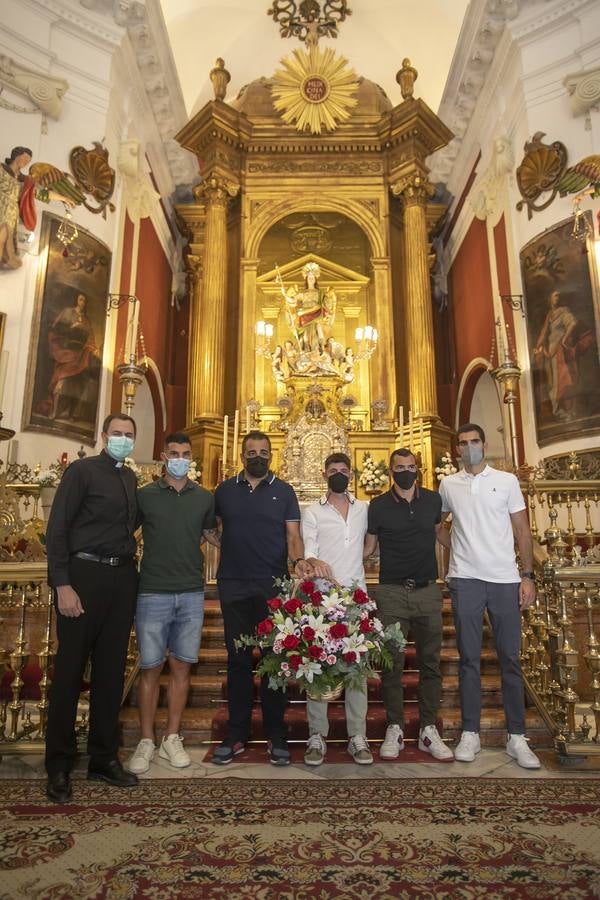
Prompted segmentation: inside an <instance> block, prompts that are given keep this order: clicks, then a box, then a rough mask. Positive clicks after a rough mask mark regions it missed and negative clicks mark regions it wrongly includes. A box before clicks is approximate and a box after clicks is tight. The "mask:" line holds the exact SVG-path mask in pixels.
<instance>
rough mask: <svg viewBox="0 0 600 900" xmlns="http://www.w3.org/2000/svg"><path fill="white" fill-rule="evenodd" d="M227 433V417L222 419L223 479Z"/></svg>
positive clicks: (225, 463)
mask: <svg viewBox="0 0 600 900" xmlns="http://www.w3.org/2000/svg"><path fill="white" fill-rule="evenodd" d="M228 431H229V416H225V417H224V418H223V477H224V476H225V466H226V465H227V436H228Z"/></svg>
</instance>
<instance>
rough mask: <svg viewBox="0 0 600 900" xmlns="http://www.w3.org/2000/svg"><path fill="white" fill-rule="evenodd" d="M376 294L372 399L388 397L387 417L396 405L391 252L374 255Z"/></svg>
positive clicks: (372, 263)
mask: <svg viewBox="0 0 600 900" xmlns="http://www.w3.org/2000/svg"><path fill="white" fill-rule="evenodd" d="M371 265H372V266H373V282H374V294H375V298H374V299H375V302H374V306H375V310H374V313H375V315H374V316H373V324H374V325H375V327H376V328H377V330H378V332H379V341H378V344H377V350H376V352H375V353H374V355H373V358H372V359H371V362H370V368H371V398H370V399H371V401H373V400H380V399H384V400H387V404H388V412H387V417H388V418H391V415H392V411H393V410H395V409H396V378H395V374H394V373H395V372H396V354H395V352H394V318H393V310H392V276H391V263H390V258H389V257H388V256H384V257H380V258H372V259H371Z"/></svg>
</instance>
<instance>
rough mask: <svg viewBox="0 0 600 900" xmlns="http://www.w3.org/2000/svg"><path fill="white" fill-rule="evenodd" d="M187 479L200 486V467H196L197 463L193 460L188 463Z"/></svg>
mask: <svg viewBox="0 0 600 900" xmlns="http://www.w3.org/2000/svg"><path fill="white" fill-rule="evenodd" d="M188 478H189V479H190V481H195V482H197V483H198V484H202V467H201V466H199V465H198V462H197V461H196V460H195V459H193V460H192V462H191V463H190V470H189V472H188Z"/></svg>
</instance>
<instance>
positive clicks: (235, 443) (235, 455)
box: [231, 409, 240, 466]
mask: <svg viewBox="0 0 600 900" xmlns="http://www.w3.org/2000/svg"><path fill="white" fill-rule="evenodd" d="M239 437H240V411H239V409H236V411H235V418H234V420H233V447H232V448H231V461H232V463H233V465H234V466H235V465H237V458H238V440H239Z"/></svg>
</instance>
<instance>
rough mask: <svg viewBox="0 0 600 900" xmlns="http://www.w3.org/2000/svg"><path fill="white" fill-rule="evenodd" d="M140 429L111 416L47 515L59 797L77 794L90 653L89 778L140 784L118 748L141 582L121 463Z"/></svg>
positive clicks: (54, 789) (54, 782) (53, 746)
mask: <svg viewBox="0 0 600 900" xmlns="http://www.w3.org/2000/svg"><path fill="white" fill-rule="evenodd" d="M135 433H136V427H135V422H134V421H133V419H132V418H130V417H129V416H125V415H120V414H115V415H110V416H108V418H107V419H106V420H105V422H104V425H103V427H102V440H103V441H104V449H103V450H102V452H101V453H100V454H99V455H98V456H92V457H89V458H87V459H82V460H78V461H77V462H74V463H72V464H71V465H70V466H69V467H68V468H67V469H66V471H65V473H64V475H63V477H62V480H61V483H60V485H59V487H58V490H57V492H56V497H55V499H54V503H53V505H52V511H51V514H50V519H49V521H48V528H47V532H46V549H47V554H48V584H49V585H50V587H52V588H53V589H54V595H55V606H56V611H57V613H56V631H57V636H58V650H57V654H56V660H55V664H54V677H53V679H52V686H51V688H50V706H49V710H48V727H47V731H46V771H47V773H48V784H47V789H46V791H47V795H48V797H49V798H50V799H51V800H54V801H56V802H57V803H66V802H68V801H69V800H70V799H71V796H72V791H71V781H70V772H71V769H72V767H73V763H74V761H75V756H76V753H77V744H76V738H75V720H76V717H77V704H78V701H79V693H80V690H81V679H82V676H83V672H84V669H85V666H86V663H87V660H88V658H90V657H91V663H92V667H91V673H92V674H91V685H90V720H89V736H88V753H89V756H90V760H89V767H88V778H89V779H91V780H94V781H105V782H108V784H112V785H115V786H117V787H132V786H134V785H135V784H137V777H136V776H135V775H133V774H131V773H130V772H126V771H125V770H124V769H123V767H122V765H121V763H120V761H119V759H118V756H117V752H118V748H119V709H120V706H121V694H122V691H123V677H124V672H125V661H126V657H127V646H128V642H129V634H130V631H131V625H132V622H133V615H134V612H135V600H136V591H137V570H136V566H135V550H136V542H135V538H134V536H133V534H134V531H135V526H136V518H137V502H136V487H137V482H136V478H135V475H134V473H133V472H132V471H131V469H130V468H128V467H127V466H124V465H123V462H124V460H125V458H126V457H127V456H129V455H131V451H132V450H133V446H134V441H135Z"/></svg>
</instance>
